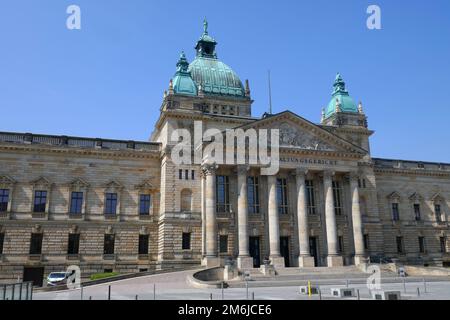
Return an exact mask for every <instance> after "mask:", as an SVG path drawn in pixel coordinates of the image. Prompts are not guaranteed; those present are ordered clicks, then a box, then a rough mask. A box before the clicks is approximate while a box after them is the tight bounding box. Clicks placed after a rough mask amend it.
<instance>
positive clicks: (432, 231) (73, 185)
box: [0, 23, 450, 281]
mask: <svg viewBox="0 0 450 320" xmlns="http://www.w3.org/2000/svg"><path fill="white" fill-rule="evenodd" d="M216 45H217V43H216V41H215V40H214V39H213V38H212V37H211V36H210V35H209V33H208V26H207V23H205V27H204V32H203V34H202V36H201V37H200V39H199V40H198V42H197V45H196V47H195V49H196V57H195V59H194V61H193V62H191V63H188V61H187V59H186V56H185V54H184V53H182V54H181V56H180V59H179V61H178V63H177V70H176V73H175V75H174V77H173V79H172V80H171V81H170V83H169V88H168V90H167V91H166V92H165V93H164V99H163V102H162V105H161V108H160V116H159V119H158V121H157V123H156V125H155V129H154V132H153V133H152V135H151V138H150V142H140V141H121V140H106V139H90V138H78V137H67V136H51V135H33V134H28V133H25V134H23V133H12V132H2V133H0V279H2V280H3V281H10V280H12V279H18V278H19V279H25V280H27V279H37V278H41V279H42V277H44V276H46V275H47V274H48V273H50V272H53V271H62V270H65V268H66V267H68V266H70V265H78V266H80V268H81V271H82V274H83V276H88V275H90V274H93V273H98V272H104V271H116V272H120V273H131V272H138V271H147V270H153V269H162V268H172V267H180V266H189V265H200V264H203V265H207V266H212V265H217V264H219V263H223V262H224V259H227V258H232V259H235V260H236V261H237V264H238V266H239V267H240V268H241V269H246V268H252V267H258V266H259V265H260V264H262V263H263V261H264V260H265V259H268V260H270V263H272V264H273V265H274V266H275V267H276V268H282V267H313V266H316V267H321V266H329V267H332V266H341V265H352V264H359V263H363V262H365V261H366V259H367V258H370V259H371V260H372V261H374V260H375V261H386V260H389V259H397V260H399V261H400V262H403V263H411V264H421V265H441V266H442V265H446V266H448V265H449V263H450V254H448V250H449V240H448V237H449V235H450V229H449V222H448V221H449V218H450V207H449V206H450V164H440V163H426V162H414V161H402V160H389V159H377V158H372V156H371V154H370V145H369V137H370V136H371V135H372V134H373V131H371V130H370V129H369V128H368V122H367V117H366V115H365V113H364V110H363V107H362V104H361V103H360V104H359V105H357V104H355V102H354V101H353V99H352V98H351V97H350V95H349V93H348V91H347V90H346V86H345V83H344V81H343V79H342V77H341V76H340V75H338V76H337V77H336V80H335V83H334V86H333V88H334V90H333V94H332V97H331V100H330V103H329V104H328V106H327V107H326V108H325V109H324V110H323V111H322V119H321V122H320V123H318V124H316V123H312V122H310V121H308V120H306V119H304V118H302V117H300V116H299V115H296V114H295V113H293V112H290V111H285V112H281V113H278V114H265V115H264V116H263V117H261V118H257V117H254V116H252V110H251V108H252V103H253V101H252V99H251V92H250V87H249V83H248V81H246V82H245V84H243V83H242V82H241V80H240V79H239V77H238V76H237V74H236V73H235V72H234V71H233V70H232V69H231V68H229V67H228V66H227V65H226V64H224V63H223V62H222V61H220V60H219V59H218V56H217V53H216ZM195 123H197V124H198V123H200V124H201V132H200V134H202V135H203V134H204V133H205V132H206V131H207V130H210V129H216V130H217V129H218V131H219V132H222V134H223V135H225V132H226V130H228V129H233V128H239V129H242V130H248V129H255V130H260V129H268V130H270V129H279V132H280V142H279V144H280V149H279V152H280V154H279V158H280V170H279V172H278V173H277V174H276V175H269V176H267V175H262V174H261V166H258V165H249V164H244V165H236V164H217V163H214V162H210V161H204V162H202V163H195V164H183V165H179V164H176V162H175V161H174V159H173V158H172V154H173V149H174V147H175V146H176V145H177V143H178V141H173V135H174V133H175V132H177V130H178V131H179V129H182V130H185V131H187V132H189V133H191V134H192V136H195V134H194V133H195V130H197V129H196V126H195ZM197 142H198V141H197ZM192 145H193V147H192V148H193V151H194V152H195V150H198V148H201V149H204V148H206V144H205V142H204V141H202V140H200V142H198V143H196V141H194V142H193V144H192ZM239 148H243V149H245V150H247V151H248V149H249V145H248V143H246V142H245V141H244V143H243V144H242V145H238V146H237V147H236V149H233V152H237V151H238V149H239ZM233 159H234V156H233Z"/></svg>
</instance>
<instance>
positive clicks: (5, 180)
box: [0, 175, 16, 186]
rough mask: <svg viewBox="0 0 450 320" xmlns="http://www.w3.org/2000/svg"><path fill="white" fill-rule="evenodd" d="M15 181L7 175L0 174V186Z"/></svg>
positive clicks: (10, 184) (8, 184) (9, 184)
mask: <svg viewBox="0 0 450 320" xmlns="http://www.w3.org/2000/svg"><path fill="white" fill-rule="evenodd" d="M15 183H16V181H15V180H14V179H13V178H11V177H9V176H6V175H5V176H0V186H12V185H14V184H15Z"/></svg>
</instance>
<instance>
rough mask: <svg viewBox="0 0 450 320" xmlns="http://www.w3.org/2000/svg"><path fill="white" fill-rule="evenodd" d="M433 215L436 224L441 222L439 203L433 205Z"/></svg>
mask: <svg viewBox="0 0 450 320" xmlns="http://www.w3.org/2000/svg"><path fill="white" fill-rule="evenodd" d="M434 215H435V217H436V222H442V210H441V204H440V203H435V204H434Z"/></svg>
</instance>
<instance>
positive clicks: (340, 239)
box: [338, 236, 344, 253]
mask: <svg viewBox="0 0 450 320" xmlns="http://www.w3.org/2000/svg"><path fill="white" fill-rule="evenodd" d="M338 243H339V252H340V253H342V252H344V237H343V236H339V237H338Z"/></svg>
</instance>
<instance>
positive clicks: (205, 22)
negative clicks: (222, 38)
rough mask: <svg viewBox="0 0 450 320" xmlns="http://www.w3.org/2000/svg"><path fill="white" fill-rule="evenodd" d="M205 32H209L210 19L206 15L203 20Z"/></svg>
mask: <svg viewBox="0 0 450 320" xmlns="http://www.w3.org/2000/svg"><path fill="white" fill-rule="evenodd" d="M203 33H204V34H208V20H206V17H205V19H204V20H203Z"/></svg>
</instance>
